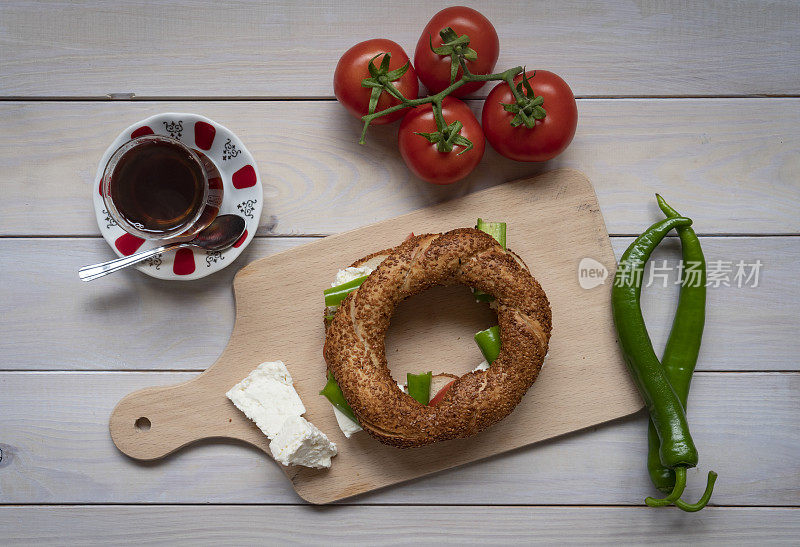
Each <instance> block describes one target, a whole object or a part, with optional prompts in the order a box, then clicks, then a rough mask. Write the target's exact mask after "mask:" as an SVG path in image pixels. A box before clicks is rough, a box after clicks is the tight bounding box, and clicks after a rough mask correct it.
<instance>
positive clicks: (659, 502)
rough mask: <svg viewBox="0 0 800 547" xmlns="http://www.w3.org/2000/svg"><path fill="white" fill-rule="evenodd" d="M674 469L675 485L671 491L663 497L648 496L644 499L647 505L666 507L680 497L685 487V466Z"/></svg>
mask: <svg viewBox="0 0 800 547" xmlns="http://www.w3.org/2000/svg"><path fill="white" fill-rule="evenodd" d="M674 471H675V486H674V487H673V488H672V492H670V493H669V495H668V496H667V497H665V498H652V497H650V496H648V497H647V498H645V500H644V502H645V503H646V504H647V505H649V506H650V507H666V506H667V505H671V504H673V503H675V502H676V501H678V500H679V499H680V497H681V494H683V491H684V489H685V488H686V468H685V467H682V466H681V467H676V468H675V469H674ZM709 497H710V495H709Z"/></svg>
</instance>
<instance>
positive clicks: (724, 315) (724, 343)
mask: <svg viewBox="0 0 800 547" xmlns="http://www.w3.org/2000/svg"><path fill="white" fill-rule="evenodd" d="M676 206H677V204H676ZM655 218H656V217H655V215H654V216H653V219H655ZM648 222H649V221H648ZM412 228H413V227H409V229H412ZM509 237H510V238H511V239H510V241H512V242H513V239H514V238H515V237H519V234H517V235H515V234H514V231H513V226H512V227H511V229H510V236H509ZM309 240H310V238H257V239H256V240H255V241H254V243H253V244H252V245H251V247H250V248H249V249H247V250H246V251H245V253H244V254H243V256H242V257H241V258H239V260H238V261H237V262H236V263H235V264H234V265H232V266H230V267H228V268H227V269H225V270H224V271H223V272H220V273H219V274H216V275H214V276H211V277H208V278H205V279H203V280H200V281H197V282H192V283H190V284H189V285H185V284H174V283H169V282H163V281H157V280H153V279H151V278H148V277H145V276H144V275H142V274H140V273H138V272H135V271H126V272H120V273H116V274H113V275H112V276H109V277H106V278H104V279H100V280H97V281H93V282H91V283H90V284H86V283H82V282H80V281H79V280H78V277H77V274H76V271H77V270H78V268H79V267H80V266H82V265H85V264H90V263H96V262H102V261H103V260H108V259H109V258H111V257H112V256H113V255H112V252H111V250H110V249H109V248H108V246H107V245H106V244H105V242H104V241H102V240H99V239H94V238H91V239H61V238H57V239H52V238H48V239H0V255H2V256H7V257H14V260H15V266H14V268H13V269H12V268H6V269H5V270H3V273H2V276H1V277H2V280H3V282H2V283H1V284H0V300H2V301H3V303H4V309H5V313H4V314H0V330H2V332H3V333H4V336H3V337H0V355H2V356H3V357H2V358H1V359H0V370H3V369H6V370H8V369H13V370H20V369H24V370H80V369H88V370H134V369H165V370H186V369H189V370H202V369H205V368H206V367H208V366H209V365H210V364H211V363H213V362H214V361H215V360H216V358H217V357H218V356H219V355H220V353H221V352H222V349H223V348H224V347H225V345H226V343H227V341H228V338H229V336H230V333H231V329H232V328H233V317H234V313H233V307H234V302H233V291H232V289H231V280H232V278H233V275H234V273H235V272H236V271H237V270H238V269H239V268H241V267H242V266H243V265H245V264H247V263H248V262H250V261H252V260H255V259H257V258H260V257H263V256H268V255H271V254H273V253H275V252H278V251H282V250H284V249H288V248H290V247H293V246H295V245H301V244H303V243H305V242H308V241H309ZM630 241H631V238H613V239H612V243H613V246H614V250H615V252H616V254H617V256H619V255H620V254H621V253H622V251H623V250H624V249H625V247H626V246H627V245H628V244H629V242H630ZM512 245H513V243H512ZM703 246H704V249H705V252H706V254H707V257H708V260H709V261H712V260H725V261H731V262H732V263H734V264H735V263H736V262H738V261H740V260H742V261H744V262H746V263H754V262H755V261H757V260H761V261H762V263H763V267H762V270H761V272H760V275H759V286H758V287H756V288H752V287H741V288H739V287H737V286H736V284H735V283H734V284H733V286H731V287H719V288H713V287H712V288H709V300H708V321H707V327H706V332H705V337H704V343H703V349H702V353H701V356H700V360H699V363H698V370H761V371H769V370H798V368H800V364H798V360H797V355H798V354H800V339H798V337H797V336H796V335H795V334H796V332H797V331H798V330H800V318H798V315H797V313H796V310H797V309H798V307H800V293H798V291H797V290H796V277H795V276H796V272H795V268H796V265H797V264H798V263H799V262H800V238H795V237H766V238H739V237H724V238H719V237H708V238H703ZM678 247H679V246H678V242H677V240H674V239H668V240H667V241H666V242H665V243H664V244H663V245H662V247H661V248H659V249H658V251H657V252H656V254H655V255H654V257H653V260H654V262H655V263H657V264H658V265H661V263H662V261H663V260H665V259H669V260H670V262H669V265H670V266H674V265H675V263H674V261H676V260H677V259H678V257H679V256H680V251H679V249H678ZM345 265H346V264H345ZM342 266H343V265H340V264H331V275H333V273H335V271H336V270H337V269H338V268H339V267H342ZM608 266H611V265H608ZM733 269H734V271H735V268H733ZM672 275H673V277H671V278H670V281H672V280H674V279H675V273H674V272H673V274H672ZM576 276H577V265H576ZM730 277H731V278H732V277H733V274H731V276H730ZM564 282H565V283H573V282H574V280H572V279H568V280H564ZM319 290H321V288H320V289H319ZM595 290H603V289H600V288H598V289H595ZM676 301H677V287H675V286H671V287H670V288H664V287H662V286H661V285H660V284H659V283H656V285H655V286H653V287H651V288H648V289H645V290H644V297H643V303H644V310H645V316H646V318H647V320H648V325H649V326H650V332H651V333H652V337H653V342H654V344H655V347H656V348H658V349H659V351H660V349H661V348H662V347H663V344H664V343H665V341H666V337H667V334H668V333H669V328H670V325H671V324H672V315H673V313H674V309H675V303H676ZM741 310H747V311H748V313H747V316H746V317H743V316H742V314H741ZM64 348H69V351H64ZM278 357H279V356H276V358H278Z"/></svg>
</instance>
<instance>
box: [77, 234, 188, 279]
mask: <svg viewBox="0 0 800 547" xmlns="http://www.w3.org/2000/svg"><path fill="white" fill-rule="evenodd" d="M179 247H188V244H187V243H171V244H169V245H162V246H161V247H156V248H155V249H150V250H149V251H142V252H141V253H136V254H135V255H131V256H123V257H122V258H117V259H115V260H109V261H108V262H101V263H100V264H92V265H91V266H84V267H83V268H81V269H80V270H78V277H80V278H81V281H91V280H93V279H97V278H98V277H103V276H104V275H108V274H110V273H112V272H116V271H117V270H121V269H122V268H127V267H128V266H131V265H133V264H137V263H139V262H141V261H142V260H146V259H148V258H150V257H151V256H155V255H157V254H158V253H164V252H166V251H171V250H172V249H177V248H179Z"/></svg>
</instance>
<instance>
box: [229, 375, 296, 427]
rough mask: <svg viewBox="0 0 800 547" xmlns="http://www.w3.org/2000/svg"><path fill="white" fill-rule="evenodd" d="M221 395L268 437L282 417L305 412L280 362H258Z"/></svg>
mask: <svg viewBox="0 0 800 547" xmlns="http://www.w3.org/2000/svg"><path fill="white" fill-rule="evenodd" d="M225 395H227V397H228V399H230V400H231V401H232V402H233V404H234V405H236V408H238V409H239V410H241V411H242V412H244V415H245V416H247V417H248V418H250V419H251V420H253V421H254V422H255V423H256V425H257V426H258V427H259V429H261V431H263V432H264V434H265V435H266V436H267V437H269V438H270V439H271V438H273V437H274V436H275V435H277V434H278V432H279V431H280V430H281V427H282V426H283V422H284V420H286V418H288V417H295V416H300V415H301V414H304V413H305V411H306V407H305V406H303V401H301V400H300V396H299V395H298V394H297V392H296V391H295V390H294V385H293V382H292V375H291V374H289V371H288V370H287V369H286V365H284V364H283V361H268V362H266V363H261V364H260V365H258V367H257V368H256V369H255V370H254V371H253V372H251V373H250V374H249V375H248V376H247V378H245V379H244V380H242V381H241V382H239V383H238V384H236V385H235V386H233V387H232V388H231V389H230V391H228V393H226V394H225Z"/></svg>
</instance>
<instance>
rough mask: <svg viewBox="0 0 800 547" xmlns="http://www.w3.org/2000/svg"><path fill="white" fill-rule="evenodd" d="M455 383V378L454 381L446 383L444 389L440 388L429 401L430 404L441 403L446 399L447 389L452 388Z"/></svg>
mask: <svg viewBox="0 0 800 547" xmlns="http://www.w3.org/2000/svg"><path fill="white" fill-rule="evenodd" d="M453 383H455V380H453V381H452V382H450V383H448V384H446V385H445V386H444V387H443V388H442V389H440V390H439V393H437V394H436V395H435V396H434V397H433V399H431V402H430V403H428V406H436V405H438V404H439V403H441V402H442V399H444V396H445V395H447V390H449V389H450V387H451V386H452V385H453Z"/></svg>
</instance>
